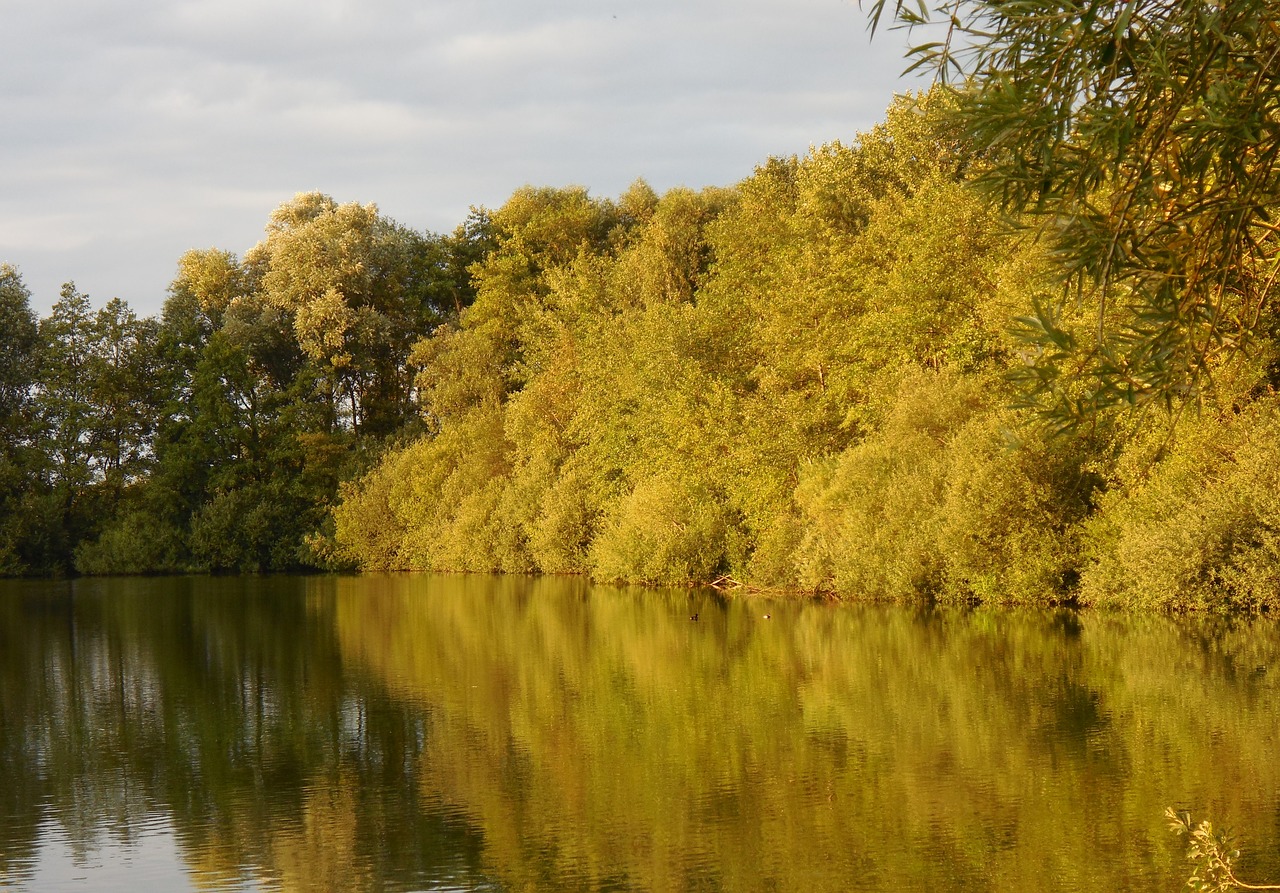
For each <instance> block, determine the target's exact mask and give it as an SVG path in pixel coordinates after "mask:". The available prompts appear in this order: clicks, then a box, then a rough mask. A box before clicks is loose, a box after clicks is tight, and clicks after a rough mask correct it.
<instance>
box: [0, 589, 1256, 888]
mask: <svg viewBox="0 0 1280 893" xmlns="http://www.w3.org/2000/svg"><path fill="white" fill-rule="evenodd" d="M695 614H696V616H697V619H696V620H693V619H691V616H692V615H695ZM766 615H767V616H766ZM1278 741H1280V627H1278V626H1277V624H1276V623H1275V622H1273V621H1265V620H1252V621H1250V620H1224V619H1192V620H1188V619H1176V618H1164V617H1128V616H1115V615H1106V614H1094V613H1075V612H1071V611H1066V610H1061V611H1035V610H1003V609H975V610H961V609H932V608H903V607H892V606H867V605H862V606H854V605H836V604H828V603H821V602H811V601H798V600H775V599H765V598H759V597H742V598H730V599H723V598H721V597H719V596H718V595H717V594H715V593H714V592H710V591H704V590H674V591H673V590H641V589H619V588H609V587H600V586H593V585H590V584H587V583H585V582H584V581H581V580H576V579H526V578H510V577H508V578H500V577H454V576H430V575H403V576H368V577H261V578H203V577H190V578H157V579H100V580H79V581H74V582H23V581H7V582H0V888H10V889H19V890H26V889H29V890H40V891H44V890H64V889H65V890H80V889H83V890H95V891H100V890H129V891H144V890H157V891H161V890H163V891H170V890H184V889H191V890H196V889H199V890H263V891H266V890H495V891H497V890H502V891H506V890H510V891H524V890H725V891H757V890H759V891H766V890H768V891H806V893H811V891H856V890H869V891H871V890H885V891H889V890H895V891H896V890H908V889H914V890H930V891H950V890H954V891H962V890H963V891H986V890H990V891H1006V890H1007V891H1028V890H1037V891H1108V893H1114V891H1123V890H1168V891H1174V890H1178V889H1181V888H1183V886H1184V884H1185V881H1186V877H1187V875H1188V874H1189V868H1188V867H1187V865H1186V862H1185V860H1184V856H1183V853H1184V844H1183V841H1182V840H1181V839H1180V838H1178V837H1177V836H1176V835H1174V834H1173V833H1171V832H1170V831H1169V830H1168V828H1167V822H1166V819H1165V817H1164V810H1165V808H1166V807H1167V806H1174V807H1178V808H1187V809H1190V810H1191V811H1192V812H1193V814H1194V815H1195V816H1196V817H1197V818H1200V817H1209V818H1212V819H1213V821H1214V823H1215V825H1221V826H1226V827H1230V828H1231V829H1233V830H1234V832H1235V835H1236V838H1237V841H1238V845H1239V846H1240V847H1241V849H1242V850H1243V855H1242V857H1241V860H1240V862H1239V866H1238V867H1239V873H1240V874H1241V876H1242V877H1244V878H1245V879H1248V880H1253V881H1254V882H1263V881H1265V882H1280V759H1277V742H1278Z"/></svg>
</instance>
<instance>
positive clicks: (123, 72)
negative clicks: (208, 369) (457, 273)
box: [0, 0, 913, 314]
mask: <svg viewBox="0 0 1280 893" xmlns="http://www.w3.org/2000/svg"><path fill="white" fill-rule="evenodd" d="M0 28H2V29H3V30H2V33H3V49H2V50H0V122H2V123H0V127H3V131H2V133H3V136H2V137H0V261H7V262H9V263H12V264H14V265H16V266H17V267H18V268H19V270H20V271H21V273H22V275H23V278H24V280H25V281H26V283H27V286H28V287H29V288H30V289H31V291H32V294H33V306H34V307H35V309H36V310H37V312H39V313H41V314H44V313H45V312H47V310H48V307H49V306H50V305H51V304H52V303H53V301H54V300H56V298H57V294H58V289H59V286H60V284H61V283H62V282H64V281H66V280H69V279H71V280H74V281H75V283H76V285H77V287H78V288H79V289H80V290H81V291H83V292H87V293H88V294H89V296H90V298H91V299H92V300H93V302H94V303H95V304H98V305H100V304H102V303H105V301H106V300H108V299H109V298H111V297H115V296H119V297H121V298H124V299H125V300H127V301H128V302H129V303H130V304H131V305H132V306H133V307H134V308H135V309H136V310H138V311H139V312H140V313H144V314H150V313H155V312H158V310H159V309H160V306H161V304H162V302H163V300H164V297H165V288H166V286H167V285H168V283H169V281H170V280H171V279H172V278H173V273H174V270H175V267H176V262H177V259H178V257H179V256H180V255H181V254H182V253H183V252H184V251H186V250H187V249H189V248H208V247H218V248H225V249H229V250H232V251H235V252H236V253H237V254H241V255H243V253H244V251H245V250H247V249H248V248H250V247H251V246H252V245H253V244H254V243H255V242H256V241H257V240H258V238H259V236H260V235H261V233H262V228H263V226H264V224H265V223H266V219H267V215H268V214H269V213H270V211H271V210H272V209H273V208H275V207H276V206H277V205H279V204H280V203H282V202H284V201H287V200H288V199H289V198H291V197H292V196H293V195H294V194H295V193H297V192H300V191H307V190H320V191H323V192H326V193H328V194H330V195H332V196H333V197H334V198H336V199H337V200H339V201H360V202H374V203H376V204H377V205H378V207H379V208H380V209H381V210H382V212H383V213H385V214H387V215H389V216H391V217H393V218H395V219H396V220H398V221H400V222H401V223H404V224H407V225H409V226H412V227H414V228H416V229H420V230H430V231H433V232H447V231H451V230H452V229H453V228H454V227H455V226H456V225H457V224H458V223H459V222H461V221H462V220H463V218H464V217H465V216H466V214H467V209H468V208H469V207H470V206H472V205H485V206H488V207H497V206H498V205H500V204H501V203H502V202H503V201H504V200H505V199H506V198H507V196H509V195H510V194H511V192H512V191H513V190H514V189H515V188H517V187H519V186H520V185H522V184H525V183H532V184H535V185H550V186H565V185H570V184H579V185H582V186H586V187H587V188H588V189H590V190H591V192H592V194H594V195H598V196H610V197H612V196H617V195H618V194H619V193H620V192H622V191H623V190H624V189H625V188H626V187H627V185H628V184H630V183H631V182H632V181H633V180H635V179H636V178H637V177H643V178H644V179H646V180H647V181H648V182H649V183H650V184H651V185H652V186H653V187H654V188H655V189H657V190H658V191H659V192H661V191H664V190H666V189H668V188H670V187H672V186H678V185H684V186H690V187H694V188H699V187H702V186H709V185H717V186H727V185H731V184H733V183H736V182H737V181H739V180H741V179H742V178H743V177H746V176H747V175H749V174H750V173H751V171H752V169H753V168H754V167H755V165H757V164H760V163H762V162H763V161H765V160H766V159H767V158H768V157H769V156H770V155H790V154H793V153H798V154H803V153H804V152H805V151H806V150H807V149H808V147H809V146H810V145H815V144H821V143H824V142H828V141H831V140H834V139H841V140H845V141H848V140H849V139H851V138H852V137H853V136H854V135H855V134H856V133H857V132H858V131H860V130H865V129H867V128H869V127H870V126H871V125H873V124H874V123H875V122H876V121H878V120H880V118H881V117H882V115H883V112H884V110H885V108H886V107H887V106H888V104H889V102H890V101H891V99H892V97H893V94H894V93H895V92H903V91H904V90H907V89H909V88H911V87H912V86H913V84H912V82H909V81H905V80H902V79H901V78H900V77H899V75H900V72H901V71H902V69H903V68H904V67H905V63H904V62H903V57H902V48H903V45H904V42H905V40H904V38H903V37H902V35H901V34H899V33H894V32H888V33H882V34H881V35H880V36H878V37H877V38H876V40H875V41H874V43H873V42H872V41H871V40H870V39H869V37H868V34H867V31H866V18H865V15H864V14H863V13H862V12H861V11H860V10H859V9H858V6H857V3H856V2H855V0H732V2H730V0H643V2H639V0H560V2H552V0H417V2H414V0H358V2H355V0H117V2H104V0H78V2H77V0H38V2H35V0H0Z"/></svg>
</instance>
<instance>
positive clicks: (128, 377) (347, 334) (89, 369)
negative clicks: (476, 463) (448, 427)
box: [0, 193, 486, 575]
mask: <svg viewBox="0 0 1280 893" xmlns="http://www.w3.org/2000/svg"><path fill="white" fill-rule="evenodd" d="M485 239H486V235H485V224H484V222H483V220H482V219H480V218H479V217H477V218H476V219H475V220H473V221H470V222H469V224H468V225H467V226H463V227H460V228H459V230H458V231H457V232H456V233H454V234H452V235H450V236H447V237H441V236H434V235H423V234H420V233H416V232H413V231H411V230H409V229H407V228H405V227H403V226H400V225H398V224H396V223H395V222H394V221H392V220H389V219H387V218H386V217H384V216H382V215H380V214H379V213H378V210H377V208H376V207H374V206H372V205H359V204H355V203H351V204H338V203H336V202H335V201H333V200H332V199H331V198H329V197H328V196H325V195H321V194H318V193H310V194H302V195H299V196H297V197H296V198H295V199H294V200H292V201H291V202H288V203H286V204H284V205H282V206H281V207H280V208H278V209H277V210H276V211H275V212H273V214H272V215H271V218H270V220H269V221H268V224H267V227H266V236H265V238H264V239H263V240H262V241H261V242H260V243H259V244H258V245H256V246H255V247H254V248H253V249H252V250H251V251H249V252H248V253H247V254H246V256H245V257H244V259H243V260H241V259H239V258H237V257H236V256H235V255H234V254H232V253H230V252H227V251H222V250H218V249H210V250H195V251H190V252H187V253H186V254H185V255H183V257H182V258H181V259H180V260H179V262H178V265H177V267H178V270H177V276H176V278H175V279H174V281H173V283H172V284H171V286H170V288H169V297H168V299H167V300H166V302H165V304H164V308H163V311H162V312H161V314H160V315H159V316H158V317H157V318H140V317H139V316H138V315H137V314H136V313H134V312H133V311H132V310H131V309H130V308H129V306H128V305H127V304H126V303H125V302H124V301H121V300H119V299H112V300H111V301H110V302H108V303H107V304H106V305H105V306H104V307H102V308H100V309H97V310H95V309H94V308H93V306H92V305H91V303H90V301H89V298H88V297H87V296H86V295H84V294H82V293H80V292H79V291H78V290H77V289H76V287H75V285H74V284H72V283H68V284H67V285H65V286H64V287H63V289H62V292H61V296H60V298H59V300H58V301H57V302H56V303H55V304H54V305H53V308H52V310H51V311H50V313H49V315H48V316H46V317H45V318H43V319H37V318H36V316H35V314H34V313H33V312H32V310H31V306H30V294H29V292H28V290H27V289H26V287H25V286H24V284H23V282H22V279H21V276H20V275H19V273H18V271H17V270H16V269H14V268H13V267H12V266H8V265H5V266H2V267H0V331H3V333H4V334H3V339H2V341H0V382H2V383H0V433H2V434H3V442H2V443H0V450H2V452H0V573H3V574H8V575H17V574H51V573H54V574H57V573H70V572H80V573H122V572H124V573H136V572H179V571H250V572H257V571H273V570H299V569H306V568H314V567H323V566H326V559H325V557H324V554H323V550H321V551H317V547H316V545H315V544H316V543H317V542H318V540H317V539H316V535H317V531H319V530H321V529H322V528H323V526H324V524H325V519H326V515H327V512H328V509H329V507H330V505H331V504H332V503H333V500H334V497H335V495H336V492H337V484H338V481H339V480H340V479H342V478H344V477H348V476H350V475H351V474H352V473H354V472H355V471H356V470H358V468H359V467H360V464H361V462H363V461H367V459H366V458H365V457H366V454H367V453H368V452H369V451H370V450H374V449H376V447H375V446H374V445H375V444H382V443H384V442H386V441H387V440H388V438H393V437H396V436H409V434H410V433H411V432H412V431H413V430H415V426H419V423H418V422H417V421H416V418H417V416H416V403H415V400H414V395H413V384H412V380H411V377H410V376H409V374H408V373H407V371H406V365H405V361H406V357H407V353H408V350H409V346H410V345H411V344H412V343H413V341H414V339H415V338H417V337H421V336H423V335H425V334H427V333H428V332H430V331H431V330H432V329H433V328H434V327H436V326H437V325H439V324H440V323H441V321H443V320H444V319H446V318H450V317H452V316H456V314H457V312H458V309H459V308H460V307H461V306H463V305H465V304H466V303H468V302H469V301H470V281H469V279H468V277H467V275H466V273H465V268H466V267H467V266H468V265H469V264H470V263H471V262H472V261H473V260H474V259H475V258H476V257H478V256H479V255H480V254H481V253H483V251H484V247H483V246H484V242H485Z"/></svg>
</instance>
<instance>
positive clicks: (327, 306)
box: [245, 193, 465, 434]
mask: <svg viewBox="0 0 1280 893" xmlns="http://www.w3.org/2000/svg"><path fill="white" fill-rule="evenodd" d="M459 244H460V245H461V244H465V241H463V242H459ZM448 260H449V255H448V252H447V251H442V250H441V243H440V240H438V239H432V238H430V237H426V236H422V235H420V234H418V233H416V232H413V231H412V230H409V229H407V228H405V227H402V226H400V225H399V224H397V223H395V222H394V221H392V220H389V219H388V218H386V217H383V216H382V215H381V214H379V212H378V208H377V206H376V205H371V204H370V205H360V204H357V203H355V202H350V203H347V204H341V205H340V204H338V203H337V202H335V201H334V200H333V199H332V198H330V197H329V196H327V195H322V194H320V193H302V194H299V195H298V196H296V197H295V198H294V199H293V201H291V202H287V203H286V204H284V205H282V206H281V207H280V208H278V209H276V211H275V212H273V213H272V215H271V220H270V222H269V223H268V225H267V236H266V238H265V239H264V240H263V241H262V242H261V243H259V244H258V245H257V246H255V247H254V248H253V249H252V250H251V251H250V252H249V254H248V256H247V257H246V259H245V266H246V267H247V268H248V273H249V275H251V276H255V277H256V278H257V283H258V285H259V288H260V291H261V294H262V295H263V297H264V298H265V299H266V300H267V301H268V302H269V303H270V304H271V305H273V306H275V307H278V308H280V309H282V310H284V311H286V312H288V313H290V314H292V318H293V328H294V334H295V336H296V338H297V341H298V344H299V346H300V347H301V348H302V350H303V352H304V353H305V354H306V355H307V357H308V358H309V359H310V360H311V361H312V362H314V363H316V364H317V365H318V368H319V369H320V370H322V371H323V373H324V382H325V384H326V385H327V390H328V397H329V399H330V402H331V404H332V405H333V407H334V412H335V418H336V419H337V420H338V421H340V422H341V423H342V424H345V425H347V426H350V427H351V428H352V429H353V430H355V431H357V432H365V433H374V434H387V433H390V432H392V431H394V430H395V429H396V428H398V427H399V426H400V425H402V424H403V423H404V422H405V421H406V420H407V419H409V418H410V417H411V414H412V405H411V401H410V396H411V393H412V380H411V377H410V376H409V374H408V373H407V372H406V371H405V358H406V355H407V352H408V346H409V344H410V343H411V342H412V341H413V339H414V337H415V336H420V335H423V334H426V333H427V332H428V331H430V330H431V329H432V328H434V327H435V326H436V325H438V324H439V323H441V322H443V321H444V319H445V318H446V317H448V316H449V315H450V314H451V313H453V312H454V310H455V307H457V306H458V305H459V304H460V302H461V301H462V300H463V295H462V294H460V293H459V291H458V289H456V288H454V287H452V286H453V278H452V277H450V276H448V274H447V271H444V270H442V269H441V267H442V266H447V264H448Z"/></svg>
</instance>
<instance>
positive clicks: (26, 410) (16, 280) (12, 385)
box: [0, 264, 39, 575]
mask: <svg viewBox="0 0 1280 893" xmlns="http://www.w3.org/2000/svg"><path fill="white" fill-rule="evenodd" d="M38 344H39V328H38V324H37V322H36V316H35V314H34V313H33V312H32V310H31V293H30V292H29V291H28V290H27V287H26V285H25V284H23V281H22V276H21V274H19V273H18V271H17V269H15V268H14V267H12V266H10V265H9V264H0V575H6V574H15V573H21V572H23V571H25V570H27V569H28V560H29V558H30V555H29V551H30V550H29V546H30V543H29V539H30V537H29V530H28V524H27V521H28V520H29V519H28V513H27V512H26V511H24V510H23V502H24V499H28V500H29V498H30V497H31V496H32V495H34V493H35V492H36V490H37V489H38V486H37V485H38V483H39V481H38V477H37V474H38V470H39V464H38V461H37V455H38V454H37V453H36V452H35V450H34V445H33V442H32V441H33V437H34V434H35V431H34V430H33V426H32V419H31V400H32V396H33V394H32V389H33V387H34V385H35V375H36V368H37V362H38V357H37V353H36V351H37V346H38Z"/></svg>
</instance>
